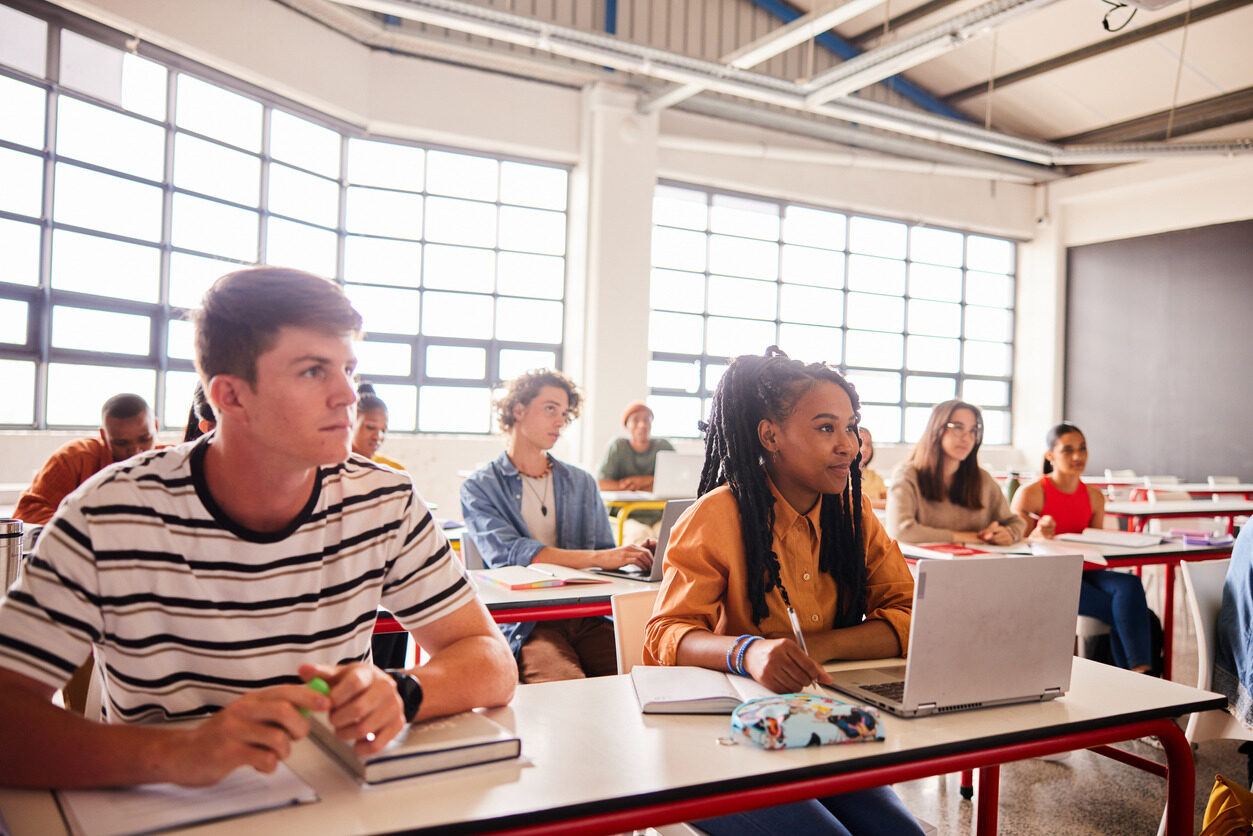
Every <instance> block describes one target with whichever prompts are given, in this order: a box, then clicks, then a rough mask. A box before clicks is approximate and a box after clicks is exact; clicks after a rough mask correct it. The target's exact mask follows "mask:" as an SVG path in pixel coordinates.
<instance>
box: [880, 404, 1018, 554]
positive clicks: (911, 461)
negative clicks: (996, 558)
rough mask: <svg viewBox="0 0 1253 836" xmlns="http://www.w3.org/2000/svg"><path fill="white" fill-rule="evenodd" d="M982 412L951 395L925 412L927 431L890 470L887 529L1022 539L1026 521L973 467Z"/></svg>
mask: <svg viewBox="0 0 1253 836" xmlns="http://www.w3.org/2000/svg"><path fill="white" fill-rule="evenodd" d="M982 441H983V417H982V415H981V414H980V412H979V408H978V407H977V406H973V405H971V404H968V403H966V402H964V401H958V400H952V401H945V402H944V403H942V404H939V405H937V406H936V407H935V409H934V410H932V412H931V419H930V420H929V421H927V430H926V432H924V433H923V435H922V438H920V439H918V444H917V445H915V446H914V450H913V452H912V453H910V455H909V458H908V459H906V460H905V461H904V462H902V463H901V465H900V466H899V467H897V468H896V470H895V472H894V473H893V474H892V479H891V480H890V481H891V488H889V490H888V521H887V530H888V534H890V535H892V536H893V537H895V538H896V539H897V540H900V541H902V542H905V543H988V544H991V545H997V546H1008V545H1009V544H1010V543H1013V542H1015V541H1016V540H1020V539H1022V536H1023V533H1024V532H1025V531H1026V524H1025V523H1024V522H1023V520H1022V518H1021V517H1019V516H1018V515H1017V514H1015V513H1014V512H1013V511H1011V510H1010V509H1009V503H1008V502H1007V501H1006V500H1005V494H1003V493H1001V489H1000V487H998V486H997V484H996V481H995V480H994V479H993V478H992V475H991V474H990V473H988V472H987V471H985V470H983V469H981V468H980V467H979V460H978V452H979V444H980V443H981V442H982Z"/></svg>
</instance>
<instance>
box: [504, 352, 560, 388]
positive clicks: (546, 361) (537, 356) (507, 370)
mask: <svg viewBox="0 0 1253 836" xmlns="http://www.w3.org/2000/svg"><path fill="white" fill-rule="evenodd" d="M556 365H557V355H556V354H554V353H553V352H551V351H527V350H526V349H521V348H502V349H501V350H500V360H499V361H498V362H497V364H496V372H497V376H498V377H499V378H500V379H501V380H512V379H513V378H515V377H517V376H518V375H520V374H523V373H524V372H527V371H530V370H531V369H551V368H554V367H556Z"/></svg>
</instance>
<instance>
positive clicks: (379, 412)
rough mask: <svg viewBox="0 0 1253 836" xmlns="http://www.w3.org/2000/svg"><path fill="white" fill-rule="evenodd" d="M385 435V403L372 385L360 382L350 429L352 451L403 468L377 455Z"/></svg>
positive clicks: (371, 459)
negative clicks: (351, 428) (353, 420)
mask: <svg viewBox="0 0 1253 836" xmlns="http://www.w3.org/2000/svg"><path fill="white" fill-rule="evenodd" d="M386 437H387V404H385V403H383V399H382V398H380V397H379V396H378V395H376V394H375V393H374V386H373V385H371V384H369V383H362V384H361V385H360V386H358V387H357V420H356V422H355V423H354V424H353V430H352V452H354V453H356V454H357V455H359V456H365V457H366V458H367V459H369V460H370V461H372V462H378V463H379V464H385V465H387V466H388V467H394V468H395V469H396V470H404V469H405V468H404V465H402V464H401V463H400V462H394V461H392V460H391V459H389V458H387V457H386V456H381V455H379V451H378V450H379V448H380V447H382V446H383V439H384V438H386Z"/></svg>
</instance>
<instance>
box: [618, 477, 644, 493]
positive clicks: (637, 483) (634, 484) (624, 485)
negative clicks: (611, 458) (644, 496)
mask: <svg viewBox="0 0 1253 836" xmlns="http://www.w3.org/2000/svg"><path fill="white" fill-rule="evenodd" d="M647 481H648V480H647V478H646V477H644V476H624V477H622V479H620V480H619V482H618V484H619V485H620V486H621V487H620V488H619V490H623V491H642V490H644V485H645V483H646V482H647Z"/></svg>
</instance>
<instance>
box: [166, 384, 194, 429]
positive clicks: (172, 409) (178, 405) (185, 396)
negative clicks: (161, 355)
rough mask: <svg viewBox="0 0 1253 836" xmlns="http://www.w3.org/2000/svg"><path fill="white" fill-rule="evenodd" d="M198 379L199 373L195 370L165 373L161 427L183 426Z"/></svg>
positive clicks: (173, 427)
mask: <svg viewBox="0 0 1253 836" xmlns="http://www.w3.org/2000/svg"><path fill="white" fill-rule="evenodd" d="M198 380H200V375H198V374H196V373H195V372H166V373H165V413H164V416H163V419H162V421H161V424H162V426H163V427H165V428H167V429H177V428H178V427H181V426H185V423H186V421H187V418H188V415H189V413H190V412H191V403H192V395H193V394H194V393H195V391H196V382H197V381H198Z"/></svg>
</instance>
